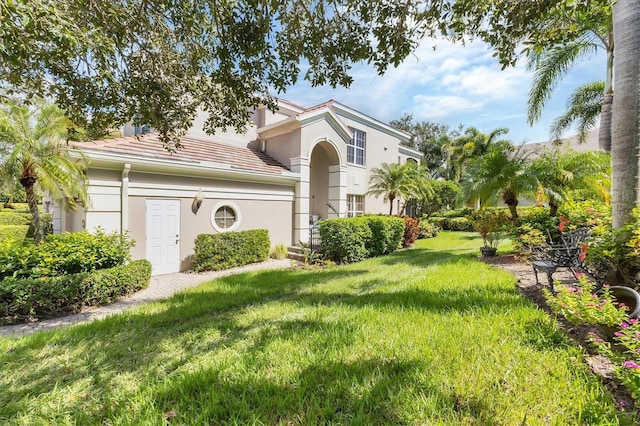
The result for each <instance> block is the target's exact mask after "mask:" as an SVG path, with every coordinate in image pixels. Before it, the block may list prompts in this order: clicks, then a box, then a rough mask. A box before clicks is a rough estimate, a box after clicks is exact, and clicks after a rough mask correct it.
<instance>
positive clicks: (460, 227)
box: [448, 217, 474, 232]
mask: <svg viewBox="0 0 640 426" xmlns="http://www.w3.org/2000/svg"><path fill="white" fill-rule="evenodd" d="M448 225H449V226H448V229H449V230H451V231H467V232H468V231H473V230H474V228H473V223H472V222H471V221H470V220H469V219H468V218H466V217H454V218H451V219H449V221H448Z"/></svg>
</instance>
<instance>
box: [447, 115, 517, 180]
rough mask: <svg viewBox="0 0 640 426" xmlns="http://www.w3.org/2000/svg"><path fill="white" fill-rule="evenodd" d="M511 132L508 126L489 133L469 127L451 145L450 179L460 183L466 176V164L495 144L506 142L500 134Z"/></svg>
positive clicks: (449, 159)
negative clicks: (500, 138)
mask: <svg viewBox="0 0 640 426" xmlns="http://www.w3.org/2000/svg"><path fill="white" fill-rule="evenodd" d="M507 133H509V129H507V128H506V127H500V128H497V129H494V130H492V131H491V133H489V134H484V133H482V132H481V131H479V130H478V129H476V128H475V127H469V128H467V129H466V130H465V131H464V133H463V134H462V135H461V136H459V137H457V138H455V139H454V140H453V141H452V142H451V145H450V146H449V150H448V151H449V153H448V154H449V158H448V161H447V163H448V167H449V168H450V169H451V173H450V176H449V177H450V179H451V180H453V181H454V182H457V183H459V182H460V181H461V180H462V178H463V177H464V173H465V167H466V165H467V164H468V163H469V162H470V161H472V160H474V159H476V158H478V157H480V156H482V155H484V154H485V153H486V152H487V151H488V150H489V149H490V148H491V147H492V146H493V145H495V144H498V143H506V141H504V140H499V139H498V138H499V137H500V136H503V135H506V134H507Z"/></svg>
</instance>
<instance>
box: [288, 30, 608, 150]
mask: <svg viewBox="0 0 640 426" xmlns="http://www.w3.org/2000/svg"><path fill="white" fill-rule="evenodd" d="M434 46H436V48H435V50H434V48H433V47H434ZM605 64H606V58H605V55H604V53H598V54H594V55H593V56H592V57H590V58H588V59H586V60H584V61H582V62H580V63H579V64H577V66H576V67H574V68H573V69H572V71H571V72H570V73H569V74H568V75H567V76H566V77H565V78H564V80H563V81H562V83H561V84H560V85H559V86H558V88H557V89H556V90H555V92H554V94H553V97H552V99H551V101H550V102H549V103H548V104H547V107H546V108H545V110H544V112H543V115H542V117H541V119H540V121H539V122H538V123H537V124H536V125H534V126H533V127H531V126H529V125H528V124H527V121H526V114H527V95H528V92H529V87H530V85H531V80H532V76H533V74H532V73H531V72H528V71H527V70H526V66H525V61H524V60H523V61H520V63H518V65H517V66H516V67H512V68H507V69H505V70H501V69H500V65H499V64H498V62H497V60H496V59H495V58H494V57H492V55H491V50H490V49H489V48H488V47H487V46H486V45H485V44H483V43H481V42H473V43H467V45H466V46H462V45H459V44H458V45H454V44H451V43H448V42H444V41H437V42H434V41H429V40H425V41H424V42H423V43H422V44H421V45H420V46H419V48H418V49H417V50H416V52H415V53H414V55H412V56H409V57H408V58H407V59H406V60H405V61H404V62H403V63H402V64H401V65H400V66H399V67H398V68H390V69H389V70H388V71H387V72H386V73H385V75H384V76H378V75H377V73H376V72H375V70H374V69H373V67H372V66H368V65H358V66H355V67H354V68H353V70H352V76H353V77H354V82H353V84H352V85H351V87H350V88H348V89H345V88H336V89H332V88H331V87H329V86H326V87H325V86H322V87H311V86H310V85H309V84H308V83H307V82H306V81H305V82H301V83H298V84H297V85H296V86H293V87H291V88H289V89H288V90H287V92H286V93H285V94H280V95H279V96H281V97H283V98H285V99H288V100H290V101H292V102H295V103H298V104H300V105H303V106H307V107H309V106H313V105H316V104H319V103H321V102H324V101H327V100H329V99H335V100H337V101H338V102H341V103H343V104H345V105H348V106H350V107H352V108H354V109H356V110H358V111H360V112H363V113H365V114H367V115H370V116H372V117H374V118H377V119H379V120H381V121H383V122H385V123H388V122H389V121H390V120H393V119H398V118H400V117H402V115H403V114H404V113H411V114H413V117H414V120H418V121H422V120H426V121H431V122H435V123H442V124H448V125H449V126H451V127H455V126H457V125H458V124H460V123H462V124H464V125H465V126H467V127H469V126H474V127H477V128H478V129H479V130H480V131H482V132H485V133H488V132H490V131H491V130H493V129H495V128H498V127H508V128H509V130H510V131H509V134H508V135H507V138H509V139H511V140H512V141H513V142H515V143H518V144H519V143H522V142H541V141H546V140H548V139H549V131H548V129H549V126H550V124H551V122H552V121H553V119H554V118H555V117H557V116H558V115H560V114H562V113H563V112H564V108H565V102H566V100H567V98H568V97H569V95H570V93H571V92H572V91H573V90H574V89H575V88H576V87H578V86H581V85H583V84H585V83H588V82H591V81H595V80H604V75H605ZM566 136H570V135H566Z"/></svg>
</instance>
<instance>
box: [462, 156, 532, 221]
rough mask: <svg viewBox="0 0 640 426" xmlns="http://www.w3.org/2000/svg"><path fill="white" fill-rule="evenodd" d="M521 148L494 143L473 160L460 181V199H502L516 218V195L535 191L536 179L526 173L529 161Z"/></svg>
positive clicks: (491, 203) (489, 202)
mask: <svg viewBox="0 0 640 426" xmlns="http://www.w3.org/2000/svg"><path fill="white" fill-rule="evenodd" d="M521 148H522V147H519V148H515V147H514V146H513V145H511V146H506V145H502V144H500V145H496V146H494V147H492V148H490V149H489V152H487V153H486V154H485V155H483V156H482V157H480V158H478V159H477V160H475V161H473V162H472V163H471V164H470V165H469V168H468V171H467V172H468V173H467V176H466V178H465V180H464V181H463V182H462V194H463V198H464V199H465V201H467V202H476V201H480V203H481V204H483V205H488V206H495V205H496V204H497V203H498V201H499V200H502V201H503V202H504V203H505V204H506V205H507V206H508V207H509V212H510V213H511V218H512V219H517V218H518V210H517V207H518V198H519V197H521V196H529V195H532V194H534V193H535V190H536V187H537V181H536V179H535V177H534V176H533V174H532V173H530V172H529V170H528V166H529V160H528V159H527V156H526V154H525V152H524V151H523V150H522V149H521Z"/></svg>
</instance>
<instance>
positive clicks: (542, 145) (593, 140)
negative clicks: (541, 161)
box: [522, 128, 599, 157]
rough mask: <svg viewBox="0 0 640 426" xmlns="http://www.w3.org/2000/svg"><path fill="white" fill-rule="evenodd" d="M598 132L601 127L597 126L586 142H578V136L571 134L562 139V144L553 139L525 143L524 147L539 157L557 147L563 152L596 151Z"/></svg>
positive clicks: (588, 135) (588, 134)
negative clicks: (554, 141)
mask: <svg viewBox="0 0 640 426" xmlns="http://www.w3.org/2000/svg"><path fill="white" fill-rule="evenodd" d="M598 132H599V129H598V128H595V129H593V130H591V131H590V132H589V133H587V140H586V141H585V142H584V143H578V136H570V137H568V138H563V139H561V143H560V144H554V143H553V142H552V141H546V142H536V143H528V144H525V145H524V146H523V147H522V149H523V150H524V151H525V152H530V153H531V155H532V156H534V157H537V156H539V155H541V154H542V153H543V152H544V151H545V150H547V151H550V150H553V149H556V148H560V151H561V152H568V151H577V152H587V151H595V150H597V149H599V148H598Z"/></svg>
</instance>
